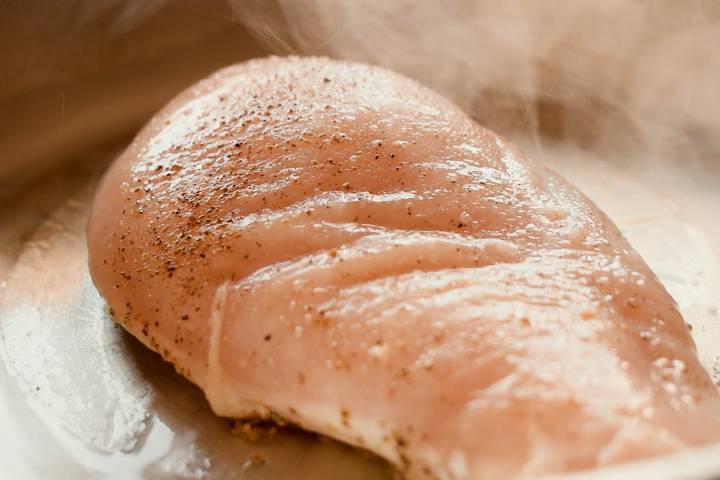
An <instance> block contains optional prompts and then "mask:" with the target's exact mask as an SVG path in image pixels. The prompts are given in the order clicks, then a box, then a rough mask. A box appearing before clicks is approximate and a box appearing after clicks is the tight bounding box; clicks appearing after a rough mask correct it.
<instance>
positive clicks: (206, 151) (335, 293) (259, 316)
mask: <svg viewBox="0 0 720 480" xmlns="http://www.w3.org/2000/svg"><path fill="white" fill-rule="evenodd" d="M88 244H89V252H90V270H91V273H92V277H93V279H94V282H95V284H96V285H97V287H98V289H99V290H100V291H101V293H102V295H103V296H104V297H105V298H106V299H107V302H108V304H109V306H110V308H111V312H112V314H113V316H114V318H115V319H116V320H117V321H118V322H119V323H121V324H122V325H123V326H124V327H125V328H126V329H127V330H129V331H130V332H131V333H132V334H133V335H135V336H136V337H137V338H139V339H140V340H141V341H142V342H143V343H145V344H146V345H147V346H148V347H150V348H152V349H154V350H156V351H158V352H159V353H160V354H162V355H163V357H164V358H165V359H167V360H168V361H170V362H172V363H173V364H174V365H175V366H176V368H177V370H178V371H179V372H180V373H181V374H183V375H185V376H186V377H187V378H189V379H190V380H192V381H193V382H194V383H196V384H197V385H199V386H200V387H201V388H202V389H203V390H204V391H205V393H206V395H207V398H208V400H209V402H210V405H211V406H212V408H213V410H214V411H215V412H216V413H217V414H218V415H223V416H227V417H265V418H277V419H283V420H285V421H289V422H292V423H295V424H297V425H300V426H302V427H303V428H306V429H309V430H313V431H317V432H321V433H323V434H326V435H329V436H331V437H334V438H337V439H340V440H342V441H345V442H348V443H350V444H353V445H357V446H360V447H364V448H367V449H369V450H371V451H373V452H376V453H377V454H379V455H381V456H383V457H385V458H387V459H388V460H389V461H390V462H392V463H394V464H395V465H397V466H398V468H400V469H401V470H402V471H403V472H404V473H405V475H406V477H407V478H409V479H425V478H437V479H452V480H464V479H480V478H514V477H528V476H535V475H541V474H546V473H555V472H563V471H573V470H578V469H585V468H592V467H596V466H600V465H605V464H612V463H616V462H622V461H627V460H631V459H636V458H642V457H648V456H652V455H657V454H661V453H666V452H673V451H676V450H678V449H682V448H685V447H688V446H692V445H701V444H706V443H709V442H712V441H718V440H720V400H719V399H718V394H717V391H716V389H715V387H714V386H713V385H712V383H711V381H710V379H709V377H708V375H707V374H706V372H705V371H704V370H703V369H702V367H701V366H700V364H699V363H698V360H697V358H696V355H695V349H694V345H693V342H692V340H691V338H690V336H689V334H688V329H687V326H686V324H685V323H684V321H683V319H682V317H681V316H680V314H679V313H678V310H677V307H676V305H675V303H674V301H673V300H672V298H671V297H670V296H669V295H668V293H667V292H666V291H665V289H664V288H663V287H662V286H661V285H660V283H659V282H658V280H657V278H656V277H655V275H654V274H653V273H652V272H651V271H650V270H649V269H648V267H647V266H646V265H645V263H644V262H643V261H642V259H641V258H640V257H639V256H638V254H637V253H636V252H635V251H634V250H633V249H632V247H631V246H630V245H629V244H628V242H627V241H626V240H625V239H624V238H623V237H622V235H621V234H620V233H619V232H618V229H617V228H616V227H615V226H614V225H613V224H612V222H610V220H608V218H607V217H606V216H605V215H604V214H603V213H602V212H600V211H599V210H598V209H597V208H596V207H595V206H594V205H593V204H592V203H591V202H590V201H589V200H588V199H587V198H585V197H584V196H583V195H582V194H581V193H580V192H578V191H577V190H576V189H575V188H574V187H572V186H571V185H569V184H568V183H567V182H566V181H564V180H563V179H562V178H559V177H558V176H557V175H555V174H553V173H552V172H550V171H549V170H547V169H546V168H544V167H543V166H541V165H538V164H536V163H534V162H533V161H531V160H529V159H526V158H525V157H523V155H522V154H521V153H520V152H518V151H517V150H516V149H515V148H514V147H513V146H512V145H510V144H509V143H508V142H506V141H505V140H503V139H501V138H499V137H498V136H497V135H495V134H493V133H492V132H489V131H487V130H485V129H483V128H481V127H480V126H478V125H477V124H475V123H474V122H473V121H472V120H470V119H469V118H468V117H467V116H466V115H465V114H464V113H463V112H461V111H460V110H459V109H458V108H457V107H455V106H453V105H452V104H451V103H449V102H448V101H446V100H444V99H443V98H441V97H440V96H438V95H437V94H435V93H433V92H432V91H430V90H428V89H426V88H424V87H422V86H420V85H418V84H417V83H415V82H413V81H411V80H409V79H406V78H404V77H402V76H399V75H397V74H394V73H392V72H389V71H387V70H383V69H380V68H373V67H369V66H365V65H357V64H350V63H343V62H337V61H331V60H327V59H320V58H269V59H261V60H256V61H252V62H248V63H244V64H240V65H236V66H232V67H229V68H227V69H224V70H222V71H220V72H218V73H216V74H214V75H212V76H211V77H209V78H208V79H206V80H203V81H202V82H200V83H198V84H197V85H195V86H193V87H192V88H190V89H189V90H187V91H186V92H185V93H183V94H182V95H180V96H179V97H178V98H176V99H175V100H173V101H172V102H171V103H170V104H169V105H168V106H166V107H165V108H164V109H163V110H162V111H161V112H160V113H158V114H157V115H156V116H155V117H154V118H153V119H152V120H151V121H150V123H149V124H148V125H147V126H146V127H145V128H144V130H143V131H142V132H141V133H140V134H139V135H138V137H137V138H136V139H135V141H134V142H133V143H132V144H131V145H130V146H129V147H128V149H127V151H126V152H125V153H124V154H123V155H122V156H121V157H120V158H119V159H118V160H117V161H116V163H115V164H114V165H113V166H112V168H111V169H110V171H109V172H108V173H107V175H106V176H105V178H104V180H103V182H102V183H101V185H100V187H99V190H98V192H97V197H96V199H95V203H94V206H93V211H92V214H91V218H90V222H89V226H88Z"/></svg>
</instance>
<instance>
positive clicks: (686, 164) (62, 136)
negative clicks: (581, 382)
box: [0, 0, 720, 480]
mask: <svg viewBox="0 0 720 480" xmlns="http://www.w3.org/2000/svg"><path fill="white" fill-rule="evenodd" d="M718 47H720V2H718V1H716V0H684V1H682V2H679V1H676V0H604V1H602V2H598V1H590V0H587V1H585V0H553V1H543V2H541V1H537V0H514V1H503V2H498V1H492V0H455V1H447V0H446V1H440V0H423V1H410V0H347V1H342V0H204V1H199V0H0V340H1V342H0V347H1V348H0V425H2V427H3V428H2V429H1V430H2V432H0V447H2V448H0V477H1V478H48V477H53V478H72V479H78V478H97V477H103V478H123V479H126V478H243V479H263V480H267V479H273V480H276V479H278V480H280V479H287V478H293V479H294V480H319V479H328V480H330V479H335V478H343V479H346V480H355V479H357V480H361V479H367V478H373V479H388V480H389V479H391V478H393V476H392V475H393V474H392V472H391V471H390V470H389V469H388V468H387V466H385V465H384V464H382V462H379V461H377V460H376V459H373V458H370V457H368V456H366V455H363V454H360V453H358V452H357V451H354V450H351V449H347V448H343V447H340V446H338V445H335V444H331V443H327V442H325V443H323V442H317V440H316V439H314V438H311V437H308V436H303V435H300V434H297V432H296V433H288V434H285V433H283V434H282V435H280V437H279V440H277V439H276V440H275V441H273V443H271V444H266V445H263V446H257V445H249V444H247V443H246V442H243V441H241V440H238V438H237V437H236V436H232V435H231V434H230V433H229V432H230V430H229V428H228V425H227V424H226V423H225V422H224V421H223V420H221V419H218V418H216V417H215V416H214V415H212V413H211V412H210V411H209V409H208V407H207V405H206V403H205V401H204V398H203V396H202V394H201V393H200V392H199V391H198V390H197V389H195V388H194V387H193V386H192V385H190V384H189V383H188V382H185V381H184V380H182V379H181V378H179V377H178V376H176V375H174V374H173V373H172V369H170V368H169V367H168V366H167V365H165V364H163V363H162V362H161V361H159V359H158V358H157V357H156V356H155V355H154V354H151V353H150V352H148V351H147V350H146V349H144V348H141V347H140V346H139V344H138V343H137V342H136V341H135V340H133V339H131V338H129V337H128V336H127V335H124V334H123V333H122V331H120V330H119V329H116V328H114V327H113V326H112V325H113V324H112V322H111V320H110V319H109V318H108V317H107V314H106V312H105V309H104V304H103V302H102V300H101V299H100V298H99V297H98V295H97V293H96V292H95V290H94V288H93V287H92V284H91V283H90V281H89V278H88V276H87V268H86V253H85V239H84V226H85V218H86V214H87V209H88V205H89V203H90V201H91V198H92V192H93V189H94V184H95V182H96V180H97V178H98V177H99V175H101V174H102V172H103V171H104V169H105V168H106V167H107V165H108V164H109V163H110V162H111V161H112V160H113V159H114V158H115V157H116V156H117V154H118V153H119V152H120V151H122V149H123V148H124V146H125V145H127V143H128V142H129V141H130V140H131V139H132V137H133V136H134V135H135V133H136V132H137V131H138V129H139V128H140V127H141V126H142V125H143V124H144V123H145V122H146V121H147V120H148V119H149V118H150V117H151V116H152V114H153V113H154V112H155V111H157V110H158V109H159V108H160V107H161V106H162V105H163V104H164V103H165V102H167V101H168V100H169V99H171V98H172V97H174V96H175V95H177V94H178V93H179V92H180V91H181V90H183V89H184V88H186V87H187V86H189V85H191V84H193V83H194V82H196V81H197V80H199V79H201V78H203V77H205V76H206V75H208V74H209V73H210V72H212V71H214V70H216V69H218V68H221V67H223V66H226V65H228V64H232V63H235V62H239V61H243V60H246V59H249V58H253V57H258V56H264V55H268V54H282V55H286V54H299V55H326V56H330V57H334V58H340V59H347V60H353V61H361V62H367V63H372V64H378V65H382V66H386V67H388V68H392V69H394V70H396V71H399V72H402V73H404V74H406V75H408V76H410V77H412V78H415V79H417V80H418V81H420V82H422V83H424V84H426V85H429V86H430V87H432V88H434V89H436V90H437V91H439V92H440V93H442V94H443V95H445V96H447V97H449V98H451V99H452V100H453V101H455V102H456V103H457V104H459V105H460V106H461V107H462V108H463V109H465V111H466V112H468V114H469V115H471V116H472V117H473V118H475V119H476V120H477V121H478V122H480V123H482V124H483V125H485V126H487V127H490V128H492V129H494V130H496V131H498V132H499V133H501V134H503V135H505V136H506V137H509V138H511V139H512V140H514V141H515V142H517V143H519V144H521V146H522V147H523V148H524V149H525V150H526V151H527V152H528V153H529V154H530V156H533V157H536V158H539V159H541V160H542V161H544V162H546V163H548V164H549V165H550V166H551V167H552V168H554V169H556V170H558V171H559V172H560V173H562V174H563V175H565V176H567V177H568V178H569V179H570V180H571V181H573V182H575V183H576V184H577V185H578V186H579V187H580V188H581V190H583V191H584V192H585V193H586V194H588V195H589V196H590V198H591V199H593V200H594V201H595V202H596V203H598V205H599V206H600V207H601V208H603V209H604V210H605V211H606V212H607V213H608V214H609V215H610V216H611V218H613V220H614V221H616V222H617V223H618V225H619V226H620V228H621V229H622V231H623V233H624V234H625V235H626V236H627V237H628V238H629V239H630V241H631V242H632V244H633V245H634V246H635V247H636V248H637V249H638V250H639V251H640V253H641V254H642V255H643V257H644V258H645V259H646V260H647V261H648V263H649V264H650V266H651V267H652V268H653V269H654V271H655V272H656V273H657V274H658V276H659V277H660V278H661V280H662V281H663V283H664V284H665V285H666V287H667V288H668V290H669V291H670V293H671V294H672V295H673V296H674V297H675V298H676V300H677V301H678V304H679V306H680V308H681V310H682V312H683V314H684V315H685V318H686V319H687V320H688V321H689V322H690V323H691V324H693V327H694V328H693V335H694V337H695V340H696V342H697V344H698V349H699V355H700V358H701V361H702V362H703V364H704V365H705V367H706V368H707V369H708V370H709V371H710V373H711V374H712V375H713V378H714V379H715V381H716V382H717V383H718V384H719V385H720V296H719V295H718V292H719V291H720V260H719V259H720V222H718V221H717V219H718V218H720V114H719V113H718V110H719V108H720V88H718V85H719V84H720V83H719V81H720V48H718ZM258 451H261V452H262V455H263V458H265V459H268V460H267V463H266V464H263V465H262V466H259V464H258V463H257V462H256V460H254V459H256V458H257V455H258V453H257V452H258ZM642 468H648V467H647V466H645V467H642ZM638 472H641V473H638ZM648 472H652V473H648ZM719 472H720V450H718V449H715V450H712V451H710V452H705V453H703V454H698V455H697V456H688V457H687V458H685V459H684V460H677V459H674V460H672V461H669V463H668V462H665V463H663V462H658V463H657V465H656V466H655V467H654V470H640V471H635V473H634V474H616V475H615V476H614V477H613V476H612V474H611V476H609V477H604V478H639V477H642V478H654V479H661V478H668V479H670V478H673V479H674V478H684V479H685V478H687V479H706V478H720V473H719ZM617 475H620V476H617ZM597 478H600V477H597Z"/></svg>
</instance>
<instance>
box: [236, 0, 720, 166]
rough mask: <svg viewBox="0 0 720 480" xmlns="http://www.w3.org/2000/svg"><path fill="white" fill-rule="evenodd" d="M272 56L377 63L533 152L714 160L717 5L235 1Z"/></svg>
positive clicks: (718, 122)
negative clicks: (578, 149)
mask: <svg viewBox="0 0 720 480" xmlns="http://www.w3.org/2000/svg"><path fill="white" fill-rule="evenodd" d="M233 6H234V8H235V11H236V13H237V15H238V17H239V18H240V19H241V21H243V22H244V23H245V24H246V25H248V27H250V29H251V30H253V31H254V32H256V33H257V34H258V35H259V36H260V37H261V38H262V39H264V40H265V41H266V42H267V43H268V44H269V45H270V46H271V47H272V48H273V49H274V50H275V51H278V52H282V53H289V52H295V53H302V54H324V55H329V56H331V57H335V58H343V59H349V60H356V61H362V62H367V63H372V64H378V65H383V66H386V67H389V68H392V69H394V70H397V71H400V72H403V73H405V74H406V75H409V76H411V77H413V78H416V79H418V80H420V81H421V82H422V83H425V84H427V85H429V86H431V87H433V88H434V89H436V90H438V91H440V92H441V93H443V94H444V95H446V96H448V97H450V98H451V99H453V100H454V101H455V102H456V103H458V104H459V105H461V106H462V107H463V108H464V109H465V110H466V111H468V112H469V113H470V114H471V115H473V116H474V117H476V118H477V119H478V121H480V122H481V123H483V124H485V125H488V126H490V127H492V128H494V129H496V130H498V131H500V132H502V133H505V134H508V135H510V136H515V137H517V136H518V135H522V134H526V133H530V134H531V135H532V136H533V137H534V138H535V141H536V143H541V142H546V141H548V139H550V141H552V140H553V139H558V140H559V139H562V140H569V141H571V142H573V143H576V144H578V145H581V146H591V147H593V148H602V149H607V148H610V149H622V150H623V151H640V152H644V154H645V155H644V156H647V154H648V153H651V154H654V155H657V157H658V158H659V157H671V158H675V159H679V160H682V161H683V162H696V163H706V162H708V160H709V159H710V158H712V157H713V156H717V155H718V153H719V152H720V135H718V133H720V115H719V114H718V113H717V110H718V108H719V107H720V28H719V27H720V3H717V2H713V1H706V0H687V1H683V2H677V1H673V0H664V1H650V0H646V1H633V0H605V1H602V2H578V1H572V0H558V1H554V2H538V1H536V0H519V1H514V2H494V1H490V0H464V1H454V2H446V1H439V0H426V1H422V2H418V1H411V0H394V1H378V0H354V1H348V2H344V1H335V0H273V1H267V0H250V1H248V0H245V1H243V0H234V2H233Z"/></svg>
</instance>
